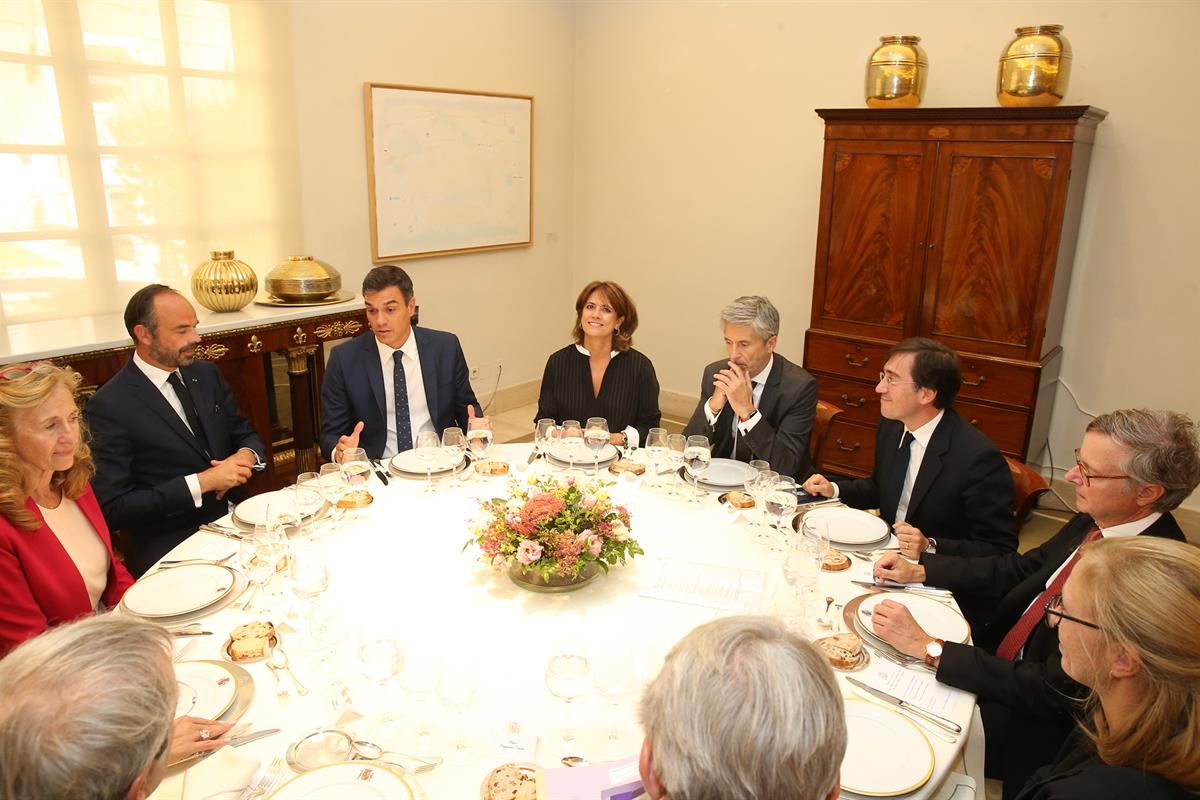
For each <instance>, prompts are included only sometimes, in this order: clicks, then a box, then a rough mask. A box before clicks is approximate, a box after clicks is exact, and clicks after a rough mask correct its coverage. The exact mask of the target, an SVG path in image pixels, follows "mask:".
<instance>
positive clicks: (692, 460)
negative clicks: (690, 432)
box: [683, 436, 712, 503]
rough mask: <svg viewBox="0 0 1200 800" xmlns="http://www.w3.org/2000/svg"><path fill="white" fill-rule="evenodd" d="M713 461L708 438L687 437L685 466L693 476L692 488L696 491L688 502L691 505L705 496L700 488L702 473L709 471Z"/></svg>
mask: <svg viewBox="0 0 1200 800" xmlns="http://www.w3.org/2000/svg"><path fill="white" fill-rule="evenodd" d="M711 459H712V450H711V449H710V448H709V446H708V437H707V436H689V437H687V446H686V447H685V448H684V451H683V466H684V469H686V470H687V473H688V474H689V475H691V476H692V488H693V489H694V490H695V491H694V492H693V493H692V497H691V498H690V499H689V500H688V502H689V503H695V502H698V498H699V497H703V496H704V495H705V492H704V491H703V490H702V489H701V488H700V483H699V478H700V475H701V473H703V472H704V471H705V470H707V469H708V462H709V461H710V460H711Z"/></svg>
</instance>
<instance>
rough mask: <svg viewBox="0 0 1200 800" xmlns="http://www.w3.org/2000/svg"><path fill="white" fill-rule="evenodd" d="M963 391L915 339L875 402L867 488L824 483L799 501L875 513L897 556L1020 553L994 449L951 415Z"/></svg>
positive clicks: (942, 350)
mask: <svg viewBox="0 0 1200 800" xmlns="http://www.w3.org/2000/svg"><path fill="white" fill-rule="evenodd" d="M961 386H962V371H961V369H960V368H959V364H958V356H957V355H956V354H955V352H954V351H953V350H951V349H950V348H949V347H947V346H946V345H944V344H942V343H941V342H937V341H934V340H932V339H920V338H912V339H905V340H904V341H901V342H898V343H897V344H896V345H895V346H894V347H893V348H892V349H891V351H890V352H889V353H888V358H887V362H886V363H885V364H884V366H883V372H881V373H879V383H878V384H876V386H875V392H876V393H877V394H878V395H879V411H880V413H881V414H882V415H883V417H884V418H883V419H882V420H881V421H880V423H879V429H878V431H877V432H876V434H875V469H874V472H872V474H871V476H870V477H869V478H862V479H859V480H851V481H839V482H838V483H831V482H830V481H829V480H827V479H826V478H825V476H823V475H813V476H812V477H810V478H809V479H808V480H806V481H805V482H804V491H806V492H808V493H809V494H813V495H823V496H825V497H836V498H838V499H840V500H841V501H842V502H844V503H845V504H846V505H848V506H850V507H852V508H878V509H879V516H880V517H882V518H883V519H884V521H886V522H887V523H888V524H889V525H892V526H893V528H894V530H895V532H896V538H897V539H898V540H899V542H900V552H901V553H902V554H903V555H905V556H907V557H909V558H917V557H918V556H920V555H921V553H924V552H926V551H927V550H928V551H931V552H937V553H944V554H948V555H964V556H981V555H993V554H999V553H1010V552H1012V551H1014V550H1016V549H1017V536H1016V533H1015V532H1014V525H1013V516H1012V499H1013V483H1012V475H1011V474H1010V473H1009V471H1008V464H1007V463H1005V461H1004V456H1002V455H1000V451H999V450H998V449H997V448H996V445H995V444H993V443H992V440H991V439H989V438H987V436H985V435H983V434H982V433H980V432H979V431H978V430H977V429H976V428H975V427H974V426H972V425H971V424H970V423H968V422H967V421H966V420H964V419H963V418H962V417H960V416H959V415H958V414H957V413H956V412H955V411H954V408H953V405H954V398H955V397H956V396H957V395H958V390H959V387H961Z"/></svg>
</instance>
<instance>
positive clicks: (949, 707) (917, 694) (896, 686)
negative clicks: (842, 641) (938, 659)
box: [859, 657, 975, 718]
mask: <svg viewBox="0 0 1200 800" xmlns="http://www.w3.org/2000/svg"><path fill="white" fill-rule="evenodd" d="M859 680H861V681H862V682H863V683H865V684H867V685H868V686H870V687H871V688H873V689H881V690H883V691H885V692H887V693H888V694H890V695H892V696H893V697H899V698H900V699H901V700H905V701H907V702H909V703H912V704H913V705H914V706H917V707H918V708H923V709H925V710H926V711H931V712H933V713H934V714H937V715H938V716H942V717H951V718H955V717H957V713H956V709H958V707H959V704H960V703H962V702H968V703H974V702H975V697H974V695H972V694H970V693H969V692H964V691H962V690H961V689H955V688H952V687H950V686H947V685H946V684H944V683H938V680H937V678H935V677H934V676H933V675H932V674H930V673H928V672H924V671H922V672H918V671H916V670H911V669H906V668H905V667H902V666H900V665H899V664H893V663H892V662H891V661H888V660H887V659H886V658H879V657H875V658H872V659H871V665H870V666H869V667H867V669H865V670H864V671H863V674H862V675H861V676H860V677H859Z"/></svg>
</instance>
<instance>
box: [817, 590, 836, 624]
mask: <svg viewBox="0 0 1200 800" xmlns="http://www.w3.org/2000/svg"><path fill="white" fill-rule="evenodd" d="M831 605H833V598H832V597H826V598H825V613H824V614H822V615H821V616H819V617H817V624H818V625H820V626H821V627H822V628H831V627H833V620H831V619H830V618H829V607H830V606H831Z"/></svg>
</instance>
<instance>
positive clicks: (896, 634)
mask: <svg viewBox="0 0 1200 800" xmlns="http://www.w3.org/2000/svg"><path fill="white" fill-rule="evenodd" d="M871 626H872V627H873V628H874V629H875V633H877V634H878V635H879V638H880V639H883V640H884V641H885V642H887V643H888V644H890V645H891V646H892V647H894V648H896V649H897V650H899V651H900V652H901V653H904V654H905V655H908V656H913V657H914V658H921V659H923V658H925V645H927V644H929V643H930V642H932V641H933V637H932V636H930V635H929V634H928V633H926V632H925V631H923V630H922V629H921V626H920V625H918V624H917V621H916V620H915V619H913V615H912V612H911V611H909V610H908V608H907V607H906V606H904V605H903V604H901V603H897V602H896V601H895V600H884V601H883V602H882V603H879V604H877V605H876V606H875V608H874V609H873V610H872V611H871Z"/></svg>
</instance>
